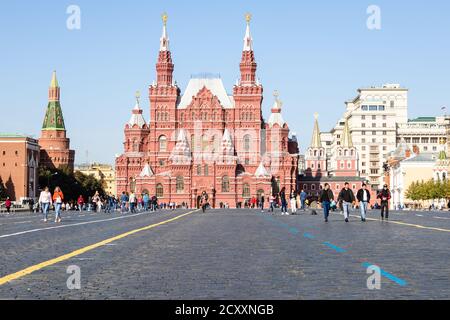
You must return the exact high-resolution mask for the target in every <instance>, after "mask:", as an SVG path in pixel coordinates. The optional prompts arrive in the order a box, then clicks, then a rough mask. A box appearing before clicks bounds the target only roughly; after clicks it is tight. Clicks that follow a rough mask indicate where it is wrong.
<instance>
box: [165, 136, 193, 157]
mask: <svg viewBox="0 0 450 320" xmlns="http://www.w3.org/2000/svg"><path fill="white" fill-rule="evenodd" d="M170 160H171V161H172V163H173V164H190V163H191V160H192V157H191V149H190V147H189V142H188V139H187V135H186V131H185V130H184V129H181V130H180V132H179V133H178V138H177V144H176V145H175V148H174V149H173V151H172V154H171V156H170Z"/></svg>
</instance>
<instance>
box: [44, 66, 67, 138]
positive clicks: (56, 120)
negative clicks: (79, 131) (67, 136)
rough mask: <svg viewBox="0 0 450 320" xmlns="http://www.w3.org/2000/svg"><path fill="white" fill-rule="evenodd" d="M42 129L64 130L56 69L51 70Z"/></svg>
mask: <svg viewBox="0 0 450 320" xmlns="http://www.w3.org/2000/svg"><path fill="white" fill-rule="evenodd" d="M42 130H61V131H65V130H66V127H65V125H64V117H63V114H62V110H61V103H60V88H59V85H58V80H57V78H56V71H53V75H52V81H51V82H50V88H49V89H48V106H47V112H46V114H45V118H44V123H43V124H42Z"/></svg>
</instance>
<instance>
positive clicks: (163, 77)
mask: <svg viewBox="0 0 450 320" xmlns="http://www.w3.org/2000/svg"><path fill="white" fill-rule="evenodd" d="M167 19H168V16H167V14H166V13H164V14H163V15H162V20H163V31H162V36H161V39H160V47H159V56H158V63H157V64H156V72H157V81H156V84H157V85H158V86H172V85H173V70H174V65H173V62H172V54H171V52H170V48H169V37H168V35H167Z"/></svg>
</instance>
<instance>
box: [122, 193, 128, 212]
mask: <svg viewBox="0 0 450 320" xmlns="http://www.w3.org/2000/svg"><path fill="white" fill-rule="evenodd" d="M127 203H128V196H127V193H126V192H125V191H124V192H122V195H121V196H120V211H121V212H122V213H125V211H126V209H127Z"/></svg>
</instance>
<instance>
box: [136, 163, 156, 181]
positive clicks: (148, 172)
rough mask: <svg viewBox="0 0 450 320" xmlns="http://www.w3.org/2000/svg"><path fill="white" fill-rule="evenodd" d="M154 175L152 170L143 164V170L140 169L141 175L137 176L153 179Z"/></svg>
mask: <svg viewBox="0 0 450 320" xmlns="http://www.w3.org/2000/svg"><path fill="white" fill-rule="evenodd" d="M154 175H155V173H154V172H153V170H152V168H151V167H150V165H149V164H148V163H146V164H145V166H144V169H142V171H141V173H140V174H139V177H140V178H150V177H153V176H154Z"/></svg>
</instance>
